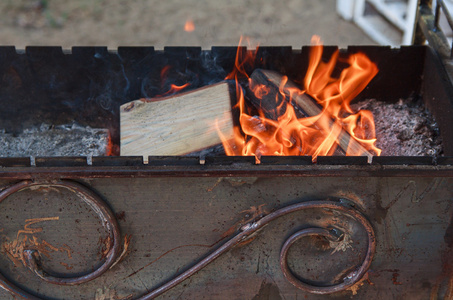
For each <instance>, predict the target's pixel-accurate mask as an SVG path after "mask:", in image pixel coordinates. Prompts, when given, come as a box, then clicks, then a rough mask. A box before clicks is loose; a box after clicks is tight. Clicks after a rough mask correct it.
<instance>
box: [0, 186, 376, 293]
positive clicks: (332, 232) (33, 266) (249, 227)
mask: <svg viewBox="0 0 453 300" xmlns="http://www.w3.org/2000/svg"><path fill="white" fill-rule="evenodd" d="M31 186H52V187H63V188H67V189H69V190H72V191H74V192H76V193H77V194H78V195H79V196H80V197H81V198H82V199H83V200H84V201H85V202H86V203H88V204H89V205H90V206H91V208H92V209H93V210H94V211H95V212H96V213H97V214H98V215H99V217H100V218H101V219H102V220H103V224H104V226H105V227H106V228H107V230H108V232H109V235H110V237H111V239H112V244H111V245H110V250H109V252H108V255H107V259H106V260H105V262H104V263H103V265H102V266H101V267H99V268H98V269H97V270H95V271H94V272H92V273H89V274H87V275H84V276H81V277H74V278H56V277H52V276H49V275H48V274H46V272H45V271H44V270H43V269H42V266H41V265H40V261H39V253H37V252H36V251H34V250H27V251H26V261H27V265H28V267H29V269H30V270H32V272H33V273H34V274H36V275H37V276H39V277H40V278H42V279H43V280H45V281H46V282H49V283H54V284H61V285H75V284H80V283H84V282H87V281H89V280H92V279H94V278H96V277H98V276H100V275H101V274H102V273H104V272H105V271H106V270H108V269H109V267H110V266H112V264H113V263H114V262H115V259H116V258H117V257H118V254H119V250H120V243H119V240H120V238H119V237H120V232H119V228H118V224H117V222H116V219H115V217H114V215H113V213H112V212H111V210H110V209H109V208H108V207H107V205H106V204H105V203H104V202H103V201H102V200H101V199H100V198H99V197H98V196H97V195H95V194H94V193H93V192H92V191H90V190H89V189H87V188H85V187H83V186H82V185H80V184H78V183H75V182H71V181H57V182H51V183H49V182H46V183H42V182H41V183H35V182H32V181H22V182H20V183H18V184H16V185H13V186H11V187H9V188H7V189H5V190H4V191H2V192H0V202H1V201H2V200H4V199H5V198H6V197H8V196H9V195H11V194H13V193H15V192H17V191H20V190H23V189H25V188H29V187H31ZM306 209H327V210H332V211H336V212H341V213H343V214H345V215H347V216H349V217H351V218H352V219H354V220H355V221H356V222H357V223H358V224H360V226H361V227H362V228H363V230H364V231H365V232H366V236H367V240H368V241H367V242H368V243H367V249H366V253H365V256H364V259H363V261H362V262H361V264H359V265H358V266H355V268H354V269H353V271H351V272H350V273H349V274H347V275H346V276H344V278H343V279H342V281H341V282H340V283H337V284H334V285H330V286H316V285H313V284H309V283H307V282H305V281H304V280H303V279H301V278H300V277H298V276H296V275H295V274H293V272H292V271H291V270H290V268H289V266H288V250H289V248H290V247H291V246H292V245H293V244H294V243H295V242H296V241H297V240H299V239H301V238H303V237H306V236H313V235H316V236H323V237H325V238H326V239H328V240H330V241H338V240H339V239H341V236H342V232H341V230H339V229H337V228H318V227H311V228H305V229H302V230H300V231H298V232H296V233H294V234H293V235H291V236H290V237H289V238H288V239H287V240H286V241H285V242H284V244H283V247H282V249H281V252H280V266H281V269H282V272H283V275H284V276H285V278H286V279H287V280H288V281H289V282H291V283H292V284H293V285H294V286H295V287H297V288H299V289H301V290H304V291H307V292H310V293H314V294H331V293H335V292H339V291H343V290H346V289H348V288H350V287H352V286H353V285H354V284H356V283H357V282H359V281H360V280H361V279H362V278H363V276H364V275H365V274H366V272H367V271H368V269H369V267H370V265H371V261H372V260H373V256H374V253H375V249H376V240H375V235H374V230H373V228H372V226H371V224H370V222H369V221H368V220H367V219H366V217H365V216H364V215H363V214H362V213H361V212H359V211H358V210H357V209H355V208H353V207H352V206H350V205H348V204H347V203H343V202H340V201H335V200H317V201H306V202H300V203H297V204H293V205H289V206H286V207H283V208H280V209H278V210H276V211H274V212H272V213H269V214H268V215H265V216H264V217H262V218H259V219H255V220H253V221H251V222H249V223H247V224H245V225H243V226H242V227H241V228H240V229H239V230H238V231H237V232H236V233H235V234H233V235H232V236H231V237H230V238H229V239H228V240H227V241H226V242H224V243H223V244H222V245H221V246H219V247H218V248H216V249H214V250H213V251H212V252H210V253H209V254H207V255H206V256H205V257H204V258H203V259H201V260H200V261H199V262H198V263H197V264H195V265H194V266H192V267H190V268H189V269H187V270H186V271H184V272H183V273H181V274H179V275H177V276H175V277H174V278H172V279H170V280H168V281H167V282H165V283H164V284H162V285H161V286H159V287H157V288H156V289H154V290H152V291H150V292H149V293H147V294H146V295H143V296H141V297H140V298H138V299H140V300H146V299H153V298H155V297H157V296H159V295H161V294H163V293H165V292H167V291H168V290H170V289H171V288H173V287H175V286H176V285H178V284H179V283H181V282H183V281H184V280H186V279H187V278H189V277H190V276H192V275H193V274H195V273H196V272H198V271H200V270H201V269H203V268H204V267H206V266H207V265H208V264H210V263H211V262H213V261H214V260H215V259H217V258H218V257H219V256H221V255H222V254H224V253H225V252H227V251H229V250H230V249H231V248H233V247H234V246H236V245H237V244H239V243H242V242H244V241H246V240H247V239H249V238H250V237H251V236H252V235H254V233H256V232H257V231H258V230H260V229H261V228H263V227H264V226H265V225H267V224H269V223H270V222H272V221H274V220H276V219H278V218H280V217H282V216H285V215H288V214H291V213H294V212H297V211H302V210H306ZM0 287H1V288H3V289H5V290H7V291H9V292H10V293H12V294H13V295H15V296H20V297H22V298H26V299H39V298H37V297H36V296H33V295H30V294H28V293H26V292H24V291H23V290H21V289H20V288H18V287H16V286H15V285H14V284H12V283H11V282H9V281H8V280H7V279H6V278H5V277H4V276H2V275H1V274H0Z"/></svg>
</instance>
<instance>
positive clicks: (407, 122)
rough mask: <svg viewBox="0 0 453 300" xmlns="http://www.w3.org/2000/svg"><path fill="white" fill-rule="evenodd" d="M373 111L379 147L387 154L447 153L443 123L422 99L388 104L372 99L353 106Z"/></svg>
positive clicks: (430, 154) (422, 154)
mask: <svg viewBox="0 0 453 300" xmlns="http://www.w3.org/2000/svg"><path fill="white" fill-rule="evenodd" d="M351 107H352V108H354V109H355V110H361V109H366V110H369V111H371V112H372V113H373V116H374V121H375V126H376V138H377V141H376V146H377V147H378V148H381V149H382V153H381V155H383V156H439V155H442V154H443V148H442V138H441V137H440V135H439V126H438V124H437V122H436V121H435V120H434V118H433V116H432V115H431V113H430V112H429V111H428V110H427V109H426V108H425V106H424V105H423V102H422V101H421V100H420V99H418V100H415V99H412V98H408V99H404V100H403V99H400V100H398V102H397V103H386V102H382V101H376V100H375V99H368V100H364V101H360V102H358V103H355V104H353V105H351Z"/></svg>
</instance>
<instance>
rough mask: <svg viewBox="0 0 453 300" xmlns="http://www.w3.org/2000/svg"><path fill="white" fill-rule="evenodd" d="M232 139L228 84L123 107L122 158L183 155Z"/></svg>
mask: <svg viewBox="0 0 453 300" xmlns="http://www.w3.org/2000/svg"><path fill="white" fill-rule="evenodd" d="M219 131H220V132H221V134H222V135H223V136H224V137H225V138H227V139H230V138H232V137H233V116H232V112H231V97H230V92H229V86H228V83H226V82H221V83H218V84H213V85H210V86H206V87H203V88H200V89H197V90H194V91H190V92H186V93H182V94H178V95H174V96H170V97H165V98H154V99H139V100H135V101H132V102H129V103H126V104H123V105H121V107H120V135H121V148H120V153H121V155H126V156H130V155H138V156H144V157H147V156H149V155H184V154H188V153H191V152H194V151H200V150H202V149H205V148H209V147H212V146H215V145H217V144H220V143H221V139H220V137H219Z"/></svg>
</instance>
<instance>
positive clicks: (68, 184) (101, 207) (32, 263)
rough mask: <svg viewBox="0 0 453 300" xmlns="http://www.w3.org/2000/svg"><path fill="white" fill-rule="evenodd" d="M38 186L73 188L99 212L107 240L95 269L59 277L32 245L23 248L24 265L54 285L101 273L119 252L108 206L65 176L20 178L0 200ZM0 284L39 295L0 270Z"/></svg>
mask: <svg viewBox="0 0 453 300" xmlns="http://www.w3.org/2000/svg"><path fill="white" fill-rule="evenodd" d="M40 186H45V187H52V188H54V187H57V188H65V189H68V190H70V191H72V192H74V193H75V194H76V195H77V196H78V197H79V198H80V199H82V200H83V201H84V202H85V203H86V204H88V205H89V206H90V207H91V209H92V210H93V211H95V213H96V214H97V215H98V216H99V218H100V219H101V221H102V225H103V226H104V227H105V228H106V230H107V232H108V235H109V241H110V243H109V248H108V250H107V254H106V257H105V260H104V262H103V263H102V265H101V266H99V267H98V268H97V269H96V270H94V271H92V272H90V273H88V274H85V275H82V276H77V277H64V278H63V277H55V276H51V275H49V274H48V273H47V272H46V271H45V270H44V267H43V266H42V264H41V257H40V253H39V252H38V251H37V250H35V249H24V253H23V255H24V261H25V264H26V266H27V267H28V268H29V269H30V270H31V271H32V272H33V273H34V274H35V275H37V276H38V277H39V278H41V279H42V280H44V281H46V282H48V283H52V284H58V285H78V284H82V283H85V282H88V281H90V280H93V279H95V278H97V277H99V276H101V275H102V274H103V273H104V272H106V271H107V270H108V269H109V268H110V267H111V266H112V265H113V264H114V263H115V261H116V259H117V258H118V257H119V254H120V252H121V241H120V229H119V225H118V222H117V220H116V218H115V215H114V214H113V212H112V211H111V209H110V208H109V207H108V206H107V204H106V203H105V202H104V201H103V200H102V199H101V198H99V196H98V195H96V194H95V193H94V192H93V191H91V190H90V189H88V188H86V187H84V186H83V185H81V184H79V183H77V182H74V181H69V180H59V181H52V182H34V181H31V180H24V181H21V182H19V183H17V184H14V185H12V186H10V187H8V188H6V189H4V190H3V191H1V192H0V203H1V202H2V201H3V200H5V199H6V198H7V197H8V196H10V195H12V194H14V193H16V192H19V191H21V190H24V189H27V188H32V187H40ZM0 287H1V288H3V289H4V290H7V291H9V292H10V293H12V294H13V295H17V296H20V297H22V298H25V299H39V298H37V297H35V296H33V295H30V294H28V293H27V292H25V291H23V290H21V289H20V288H18V287H17V286H15V285H14V284H12V283H11V282H9V281H8V280H7V279H6V278H5V277H4V276H3V275H2V274H0Z"/></svg>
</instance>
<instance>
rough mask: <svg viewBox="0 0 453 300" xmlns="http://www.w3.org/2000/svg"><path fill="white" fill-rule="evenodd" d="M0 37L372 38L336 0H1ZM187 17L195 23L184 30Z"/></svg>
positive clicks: (179, 40)
mask: <svg viewBox="0 0 453 300" xmlns="http://www.w3.org/2000/svg"><path fill="white" fill-rule="evenodd" d="M0 12H1V16H2V18H1V19H0V26H1V30H0V41H1V42H0V44H2V45H15V46H16V48H17V49H23V48H24V47H25V46H27V45H53V46H63V48H70V47H71V46H74V45H79V46H94V45H96V46H108V47H109V48H110V49H114V48H116V47H118V46H144V45H146V46H154V47H156V48H157V49H161V48H163V47H164V46H202V47H203V48H204V49H209V48H210V47H211V46H235V45H237V44H238V42H239V38H240V36H241V35H244V36H248V37H250V38H252V39H253V40H254V41H255V42H256V43H258V44H261V45H266V46H276V45H284V46H293V47H295V48H297V47H300V46H303V45H308V44H310V39H311V36H312V35H313V34H317V35H319V36H321V38H322V40H323V41H324V43H325V44H328V45H339V46H340V47H346V46H347V45H374V44H375V43H374V42H373V41H372V40H371V39H369V38H368V37H367V36H366V35H365V34H364V33H363V32H362V31H361V30H360V29H359V28H358V27H357V26H356V25H354V24H352V23H350V22H348V21H345V20H343V19H341V18H340V17H339V16H338V15H337V13H336V11H335V0H286V1H275V0H274V1H272V0H260V1H258V0H230V1H219V0H215V1H213V0H186V1H162V0H161V1H155V0H140V1H138V0H137V1H128V0H91V1H90V0H72V1H65V0H2V1H1V2H0ZM187 21H192V22H193V24H194V27H195V28H194V30H193V31H191V32H187V31H185V30H184V27H185V24H186V22H187Z"/></svg>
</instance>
